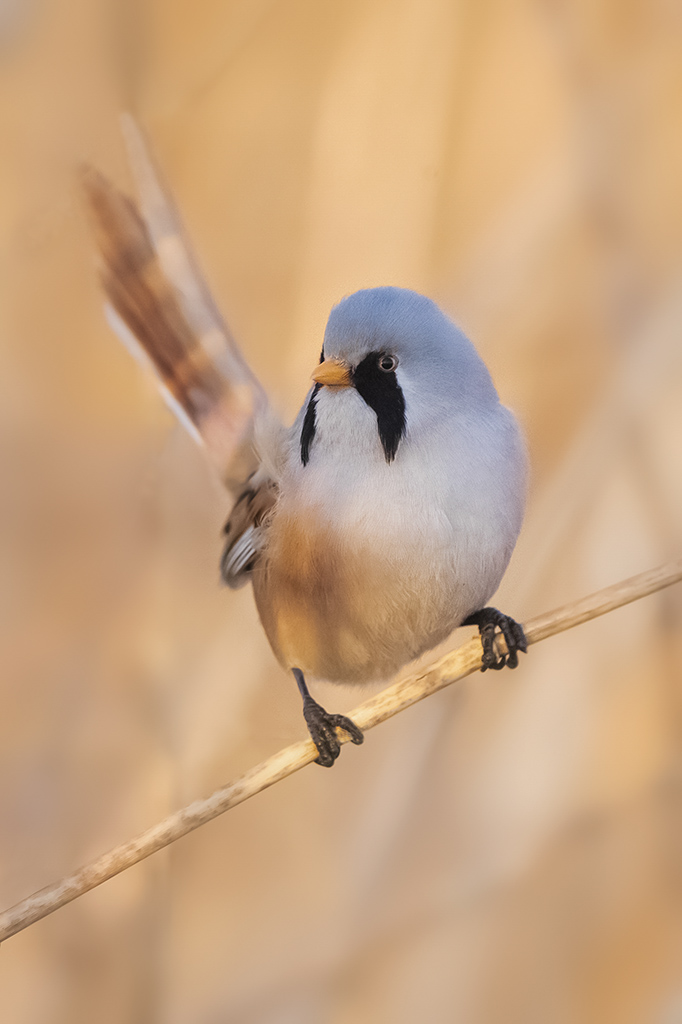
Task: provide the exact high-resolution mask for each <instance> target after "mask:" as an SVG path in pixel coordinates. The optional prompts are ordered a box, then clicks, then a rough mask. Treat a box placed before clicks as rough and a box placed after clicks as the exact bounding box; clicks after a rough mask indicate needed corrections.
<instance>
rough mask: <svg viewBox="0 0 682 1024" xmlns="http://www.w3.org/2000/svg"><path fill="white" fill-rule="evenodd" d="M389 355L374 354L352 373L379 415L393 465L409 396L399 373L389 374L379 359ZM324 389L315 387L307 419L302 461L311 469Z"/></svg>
mask: <svg viewBox="0 0 682 1024" xmlns="http://www.w3.org/2000/svg"><path fill="white" fill-rule="evenodd" d="M385 354H386V353H382V352H370V353H369V355H368V356H365V358H364V359H363V360H362V362H361V363H358V365H357V366H356V367H355V369H354V370H353V371H352V380H353V386H354V388H355V390H356V391H357V392H358V394H359V395H360V397H361V398H362V399H363V400H364V401H365V402H366V403H367V405H368V406H369V407H370V409H372V410H373V411H374V412H375V413H376V418H377V429H378V431H379V440H380V441H381V446H382V448H383V449H384V456H385V458H386V462H393V459H394V458H395V456H396V452H397V451H398V445H399V444H400V442H401V440H402V439H403V437H404V436H405V431H406V429H407V420H406V418H405V397H404V395H403V391H402V388H401V387H400V384H399V383H398V379H397V377H396V375H395V370H389V371H388V372H387V371H386V370H382V369H380V368H379V360H380V359H381V358H382V356H383V355H385ZM323 357H324V350H323V352H322V357H321V358H320V362H323V361H324V358H323ZM321 387H322V385H321V384H316V385H315V387H314V388H313V393H312V395H311V396H310V400H309V401H308V407H307V408H306V411H305V416H304V417H303V427H302V428H301V462H302V463H303V465H304V466H307V465H308V462H309V461H310V447H311V445H312V443H313V439H314V437H315V417H316V413H315V405H316V403H317V395H318V392H319V390H320V388H321Z"/></svg>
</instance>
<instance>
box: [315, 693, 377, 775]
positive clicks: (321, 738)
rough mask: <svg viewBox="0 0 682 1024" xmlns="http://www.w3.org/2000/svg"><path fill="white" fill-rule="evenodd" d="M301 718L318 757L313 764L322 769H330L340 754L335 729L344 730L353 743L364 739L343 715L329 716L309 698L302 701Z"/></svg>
mask: <svg viewBox="0 0 682 1024" xmlns="http://www.w3.org/2000/svg"><path fill="white" fill-rule="evenodd" d="M303 716H304V718H305V720H306V725H307V726H308V732H309V733H310V736H311V738H312V741H313V743H314V744H315V746H316V747H317V751H318V754H319V755H320V756H319V757H316V758H315V763H316V764H321V765H322V766H323V767H324V768H331V766H332V765H333V764H334V761H336V759H337V757H338V756H339V754H340V753H341V744H340V743H339V738H338V736H337V735H336V730H337V729H343V730H345V732H347V733H348V735H349V736H350V738H351V741H352V742H353V743H362V741H363V739H364V736H363V734H362V730H360V729H358V727H357V725H356V724H355V722H351V720H350V718H346V716H345V715H331V714H329V712H328V711H325V709H324V708H323V707H322V706H321V705H320V704H318V703H317V701H315V700H313V698H312V697H310V696H307V697H305V698H304V700H303Z"/></svg>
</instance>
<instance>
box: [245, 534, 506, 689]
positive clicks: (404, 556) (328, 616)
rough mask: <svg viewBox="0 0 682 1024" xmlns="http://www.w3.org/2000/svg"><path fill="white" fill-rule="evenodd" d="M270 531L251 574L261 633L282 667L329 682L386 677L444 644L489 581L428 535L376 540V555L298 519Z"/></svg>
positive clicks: (449, 546) (452, 548) (371, 548)
mask: <svg viewBox="0 0 682 1024" xmlns="http://www.w3.org/2000/svg"><path fill="white" fill-rule="evenodd" d="M270 530H271V533H270V535H269V539H268V546H267V555H266V557H264V558H263V559H262V561H261V563H260V564H259V565H258V566H257V567H256V570H255V572H254V576H253V586H254V594H255V598H256V604H257V607H258V611H259V614H260V617H261V620H262V622H263V627H264V629H265V632H266V634H267V636H268V639H269V641H270V644H271V645H272V648H273V650H274V652H275V654H276V656H277V658H278V659H279V661H280V662H281V664H282V665H283V666H284V667H285V668H292V667H294V666H296V667H297V668H300V669H302V670H303V671H304V672H305V673H308V674H310V675H311V676H314V677H316V678H319V679H326V680H329V681H330V682H341V683H363V682H369V681H375V680H376V681H378V680H383V679H387V678H389V677H390V676H392V675H393V674H395V672H397V671H398V670H399V669H400V668H401V667H402V666H403V665H404V664H406V663H407V662H409V661H411V660H413V659H414V658H416V657H418V656H419V655H420V654H422V653H423V652H424V651H427V650H429V649H430V648H432V647H435V646H436V644H438V643H440V642H441V641H442V640H444V639H445V638H446V637H447V636H448V635H449V634H450V633H451V632H452V630H453V629H454V628H455V627H456V626H458V625H459V623H460V622H461V621H462V619H463V618H464V617H465V616H466V615H467V614H468V613H469V612H470V611H472V610H474V608H477V607H480V605H481V603H482V602H483V601H484V600H485V598H486V597H487V593H486V594H483V591H482V589H481V587H482V586H484V589H487V590H488V591H489V592H492V589H494V588H495V587H496V586H497V582H498V580H497V579H496V580H495V581H494V582H493V586H492V587H490V586H488V584H487V583H486V584H485V585H484V584H482V583H481V582H480V581H479V579H478V574H477V573H472V571H471V567H468V566H467V565H466V564H465V561H463V558H462V555H461V553H460V554H459V555H458V552H457V550H456V548H455V545H453V544H452V543H450V544H448V543H447V541H446V540H443V541H442V543H441V545H440V547H439V546H438V535H437V531H434V530H433V529H430V530H425V531H424V537H423V539H422V540H420V538H419V537H415V538H414V540H413V543H412V547H411V548H410V549H408V548H407V547H406V546H405V543H404V542H403V543H402V544H399V543H398V542H397V540H396V542H395V544H391V543H390V538H388V539H387V538H386V537H384V538H383V544H382V547H381V549H379V550H378V549H377V547H376V546H372V545H369V544H366V545H363V543H362V542H361V540H358V537H357V535H356V534H353V542H354V543H353V545H352V546H351V545H349V544H347V543H345V544H344V543H342V542H341V541H340V540H339V538H338V537H335V536H334V535H333V534H332V533H331V532H330V531H329V529H328V528H326V527H325V528H321V527H320V526H319V525H318V524H317V523H316V522H315V521H314V519H310V518H307V519H305V520H304V519H302V518H301V517H300V516H298V517H296V518H293V517H292V518H290V519H289V518H287V517H286V516H285V515H281V516H278V517H277V518H276V519H275V521H274V522H273V523H272V526H271V528H270ZM434 538H436V539H435V540H434ZM503 569H504V566H501V568H500V571H499V576H501V574H502V571H503ZM496 575H497V573H496ZM488 582H490V581H488Z"/></svg>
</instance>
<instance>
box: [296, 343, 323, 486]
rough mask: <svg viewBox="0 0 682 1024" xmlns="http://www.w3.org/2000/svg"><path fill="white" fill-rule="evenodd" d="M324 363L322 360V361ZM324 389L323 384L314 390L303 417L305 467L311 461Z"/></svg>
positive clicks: (302, 459) (302, 452)
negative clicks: (317, 410)
mask: <svg viewBox="0 0 682 1024" xmlns="http://www.w3.org/2000/svg"><path fill="white" fill-rule="evenodd" d="M320 362H322V360H320ZM321 387H322V385H321V384H316V385H315V387H314V388H313V393H312V395H311V396H310V401H309V402H308V408H307V409H306V411H305V416H304V417H303V427H302V429H301V462H302V463H303V465H304V466H307V465H308V460H309V459H310V446H311V444H312V443H313V438H314V437H315V404H316V402H317V393H318V391H319V390H320V388H321Z"/></svg>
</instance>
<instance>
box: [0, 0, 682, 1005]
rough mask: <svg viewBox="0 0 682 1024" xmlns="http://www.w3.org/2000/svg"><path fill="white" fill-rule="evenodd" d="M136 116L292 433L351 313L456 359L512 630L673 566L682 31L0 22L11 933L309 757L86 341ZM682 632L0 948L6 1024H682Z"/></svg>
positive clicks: (594, 660) (166, 430) (476, 14)
mask: <svg viewBox="0 0 682 1024" xmlns="http://www.w3.org/2000/svg"><path fill="white" fill-rule="evenodd" d="M122 108H128V109H131V110H132V111H133V112H134V113H135V114H136V115H137V116H138V117H139V119H140V120H141V121H142V123H143V124H144V125H145V126H146V128H147V130H148V132H149V134H150V138H151V140H152V143H153V146H154V148H155V151H156V153H157V156H158V158H159V161H160V163H161V165H162V167H163V169H164V171H165V174H166V176H167V179H168V181H169V183H170V184H171V187H172V188H173V190H174V192H175V194H176V196H177V199H178V203H179V206H180V208H181V210H182V212H183V215H184V217H185V220H186V223H187V226H188V228H189V231H190V234H191V236H192V238H193V240H194V243H195V246H196V249H197V251H198V253H199V255H200V258H201V261H202V263H203V266H204V268H205V271H206V274H207V276H208V278H209V280H210V282H211V284H212V286H213V288H214V290H215V294H216V297H217V299H218V302H219V304H220V306H221V307H222V309H223V311H224V312H225V314H226V316H227V318H228V320H229V322H230V324H231V326H232V327H233V330H234V331H235V333H236V334H237V336H238V337H239V338H240V340H241V343H242V345H243V348H244V350H245V352H246V353H247V355H248V357H249V359H250V361H251V364H252V366H253V367H254V369H255V370H256V372H257V373H258V374H259V375H260V377H261V379H262V380H263V381H264V383H265V384H266V385H267V386H268V388H269V390H270V392H271V394H272V395H273V396H274V399H275V401H276V403H277V405H278V406H279V408H280V409H281V410H282V411H283V413H284V414H285V415H286V416H287V417H291V416H293V414H294V412H295V410H296V409H297V407H298V406H299V404H300V402H301V400H302V398H303V395H304V394H305V391H306V389H307V382H308V378H309V374H310V372H311V369H312V368H313V366H314V364H315V362H316V359H317V354H318V352H319V347H320V340H321V336H322V331H323V327H324V322H325V319H326V316H327V313H328V311H329V308H330V306H331V304H332V303H333V302H335V301H336V300H338V299H339V298H340V297H341V296H342V295H344V294H346V293H348V292H350V291H352V290H354V289H355V288H358V287H364V286H369V285H379V284H398V285H404V286H409V287H413V288H416V289H418V290H421V291H424V292H426V293H428V294H429V295H431V296H432V297H434V298H435V299H436V300H437V301H439V302H440V303H441V304H442V305H443V306H444V308H445V309H447V310H448V312H449V313H450V314H451V315H452V316H453V318H454V319H456V320H457V321H458V322H459V323H460V324H461V325H462V326H463V327H464V328H465V329H466V330H467V332H468V333H469V334H470V335H471V336H472V338H473V339H474V340H475V342H476V344H477V345H478V347H479V349H480V351H481V353H482V354H483V356H484V358H485V359H486V361H487V363H488V365H489V366H490V368H491V370H492V372H493V376H494V378H495V380H496V383H497V385H498V389H499V391H500V393H501V395H502V397H503V400H504V401H505V402H506V403H507V404H509V405H511V406H513V407H514V408H515V409H516V410H517V412H518V414H519V416H520V418H521V419H522V421H523V424H524V426H525V429H526V431H527V435H528V438H529V444H530V449H531V457H532V463H533V480H532V490H531V496H530V505H529V511H528V517H527V521H526V526H525V528H524V532H523V534H522V537H521V541H520V543H519V546H518V548H517V552H516V554H515V556H514V560H513V562H512V566H511V568H510V570H509V573H508V576H507V578H506V580H505V582H504V584H503V588H502V590H501V592H500V596H499V603H500V604H501V605H502V606H503V607H504V608H505V609H506V610H508V611H510V612H511V613H512V614H514V615H516V616H517V617H518V618H520V619H526V618H529V617H530V616H532V615H533V614H537V613H539V612H541V611H545V610H547V609H548V608H550V607H553V606H555V605H557V604H560V603H564V602H566V601H570V600H573V599H575V598H578V597H581V596H583V595H584V594H586V593H589V592H591V591H593V590H595V589H597V588H599V587H601V586H605V585H607V584H609V583H612V582H615V581H617V580H618V579H621V578H623V577H625V576H628V575H630V574H633V573H635V572H638V571H640V570H643V569H646V568H649V567H652V566H654V565H656V564H658V563H661V562H663V561H665V560H666V559H669V558H672V557H676V556H679V554H680V552H682V471H681V469H682V127H681V125H682V4H681V3H680V2H679V0H518V2H513V0H345V2H341V0H330V2H327V3H320V2H319V0H220V2H218V0H192V2H190V0H163V2H162V0H95V2H93V0H33V2H29V0H24V2H23V3H22V0H3V3H2V4H0V153H1V159H0V254H1V255H0V280H1V282H2V283H1V287H2V299H1V303H0V339H1V341H0V343H1V346H2V349H1V356H0V359H1V363H0V441H1V468H0V479H1V481H2V485H1V487H0V531H1V535H0V543H1V546H2V560H1V562H0V565H1V566H2V568H1V575H0V601H1V602H2V616H1V619H0V632H1V641H0V649H1V650H2V655H3V668H2V672H1V673H0V702H1V703H0V707H1V713H0V904H1V905H2V906H7V905H9V904H11V903H14V902H15V901H16V900H18V899H20V898H21V897H23V896H25V895H26V894H28V893H29V892H31V891H32V890H34V889H36V888H38V887H39V886H42V885H44V884H46V883H48V882H51V881H53V880H56V879H57V878H58V877H59V876H61V875H62V874H63V873H66V872H68V871H70V870H71V869H73V868H75V867H76V866H78V865H80V864H81V863H83V862H84V861H86V860H87V859H89V858H91V857H93V856H95V855H96V854H98V853H100V852H102V851H104V850H105V849H107V848H108V847H109V846H111V845H113V844H115V843H117V842H120V841H122V840H125V839H127V838H129V837H130V836H131V835H133V834H134V833H136V832H137V831H139V830H141V829H142V828H144V827H146V826H148V825H150V824H153V823H154V822H155V821H157V820H158V819H160V818H161V817H163V816H164V815H165V814H166V813H168V812H169V811H171V810H173V809H175V808H177V807H180V806H182V805H183V804H184V803H186V802H188V801H190V800H191V799H193V798H195V797H199V796H203V795H206V794H208V793H209V792H210V791H211V790H212V789H214V788H215V787H216V786H217V785H219V784H221V783H223V782H225V781H227V780H229V779H230V778H231V777H233V776H235V775H236V774H238V773H240V772H241V771H243V770H245V769H247V768H249V767H250V766H252V765H253V764H255V763H256V762H257V761H259V760H260V759H262V758H263V757H265V756H267V755H268V754H270V753H273V752H274V751H276V750H277V749H278V748H279V747H281V746H283V745H285V744H287V743H289V742H292V741H293V740H295V739H298V738H301V737H302V736H303V735H304V731H305V727H304V723H303V720H302V716H301V713H300V702H299V698H298V695H297V693H296V690H295V687H294V685H293V683H292V682H291V681H290V680H289V679H287V678H285V677H284V675H283V673H282V672H281V671H280V669H279V668H278V666H277V665H276V663H275V661H274V658H273V656H272V655H271V653H270V651H269V648H268V645H267V642H266V640H265V638H264V636H263V634H262V632H261V630H260V627H259V625H258V622H257V617H256V614H255V610H254V606H253V601H252V598H251V594H250V591H249V590H248V589H247V590H242V591H240V592H238V593H229V592H226V591H225V590H223V589H221V588H220V587H219V585H218V572H217V563H218V557H219V551H220V538H219V533H220V529H221V526H222V522H223V519H224V517H225V513H226V500H225V498H224V496H223V494H222V493H221V491H220V488H219V487H218V485H217V484H216V483H215V482H214V481H213V479H212V478H211V476H210V473H209V471H208V470H207V467H206V466H205V465H204V462H203V461H202V456H201V453H200V452H199V451H198V450H196V449H195V448H194V446H193V443H192V441H191V440H190V439H189V438H188V437H186V436H185V434H184V433H183V432H182V429H181V428H180V427H179V426H176V425H175V423H174V421H173V420H172V418H171V417H170V414H168V413H167V412H166V410H165V408H164V407H163V405H162V404H161V402H160V400H159V399H158V397H157V395H156V393H155V390H154V386H153V384H152V383H151V382H150V381H149V380H148V379H147V378H146V377H145V376H144V374H143V373H142V371H141V370H139V369H138V367H137V366H136V365H135V364H134V363H133V361H132V360H131V358H130V357H129V355H128V354H127V353H126V352H125V351H124V349H123V348H122V346H121V345H120V344H119V342H118V341H117V340H116V339H115V338H114V337H113V336H112V335H111V333H110V332H109V330H108V329H107V327H106V325H105V322H104V319H103V315H102V308H101V297H100V294H99V292H98V288H97V283H96V279H95V273H94V270H93V259H92V252H91V247H90V243H89V239H88V236H87V231H86V226H85V222H84V217H83V215H82V211H81V209H80V206H79V201H78V196H77V192H76V188H75V175H74V171H75V168H76V165H77V163H78V161H80V160H82V159H87V160H90V161H92V162H94V163H95V164H96V165H97V166H98V167H100V168H101V169H102V170H103V171H104V172H105V173H107V174H109V175H110V176H112V177H113V178H114V179H115V180H116V181H117V182H118V183H119V184H121V185H123V186H125V187H129V182H128V179H127V176H126V169H125V162H124V158H123V151H122V147H121V143H120V139H119V134H118V124H117V114H118V111H119V110H120V109H122ZM681 623H682V588H680V587H678V588H676V589H675V588H673V589H672V590H669V591H666V592H664V593H661V594H659V595H657V596H654V597H650V598H648V599H646V600H645V601H642V602H640V603H638V604H636V605H633V606H631V607H629V608H626V609H623V610H621V611H618V612H615V613H613V614H611V615H610V616H608V617H606V618H604V619H600V620H598V621H596V622H592V623H590V624H588V625H585V626H583V627H581V628H579V629H576V630H573V631H572V632H570V633H568V634H565V635H563V636H561V637H558V638H555V639H553V640H550V641H547V642H545V643H543V644H542V645H539V646H538V647H535V648H533V649H532V650H531V652H530V653H529V654H528V656H527V657H526V658H525V659H524V660H523V664H522V667H521V668H520V669H519V670H518V671H517V672H515V673H514V674H511V673H503V674H500V675H499V676H498V675H495V676H494V677H492V678H491V674H488V675H486V676H475V677H472V678H470V679H469V680H467V681H466V683H465V684H464V685H462V686H460V687H459V688H458V689H456V690H453V691H451V692H449V691H446V692H444V693H442V694H440V695H438V696H436V697H435V698H432V699H430V700H428V701H426V702H425V703H424V704H422V705H420V706H418V707H417V708H414V709H412V710H411V711H409V712H406V713H405V714H403V715H400V716H399V717H398V718H397V719H394V720H393V721H392V722H390V723H388V724H386V725H384V726H382V727H381V728H380V729H377V730H376V731H375V732H373V733H371V734H369V735H368V737H367V740H366V743H365V745H364V746H363V747H362V748H359V749H356V748H345V749H344V751H343V753H342V756H341V759H340V761H339V763H338V764H337V766H336V767H335V768H334V770H333V771H331V772H326V771H323V770H322V769H319V768H317V767H315V766H311V767H309V768H308V769H306V770H305V771H303V772H301V773H300V774H299V775H297V776H295V777H294V778H292V779H289V780H288V781H286V782H284V783H282V784H280V785H278V786H276V787H275V788H274V789H272V790H270V791H268V792H266V793H264V794H262V795H260V796H259V797H257V798H256V799H255V800H253V801H252V802H250V803H248V804H246V805H244V806H242V807H239V808H237V809H235V810H234V811H231V812H230V813H229V814H228V815H226V816H225V817H223V818H222V819H219V820H218V821H216V822H214V823H212V824H211V825H209V826H207V827H205V828H203V829H201V830H200V831H199V832H197V833H195V834H194V835H192V836H190V837H188V838H186V839H184V840H182V841H181V842H179V843H178V844H177V845H176V846H174V847H173V848H171V849H170V850H168V851H165V852H164V853H162V854H158V855H156V856H154V857H153V858H152V859H150V860H149V861H147V862H145V863H143V864H142V865H140V866H138V867H136V868H134V869H132V870H130V871H128V872H127V873H126V874H125V875H123V876H122V877H119V878H117V879H115V880H113V881H111V882H108V883H107V884H106V885H104V886H102V887H101V888H100V889H98V890H96V891H95V892H93V893H90V894H88V895H87V896H85V897H84V898H82V899H80V900H78V901H77V902H76V903H74V904H72V905H70V906H69V907H67V908H65V909H63V910H61V911H59V912H58V913H56V914H55V915H53V916H52V917H50V918H48V919H46V920H45V921H43V922H40V923H39V924H37V925H35V926H33V927H32V928H30V929H29V930H27V931H26V932H24V933H22V934H20V935H18V936H16V937H15V938H12V939H10V940H8V941H7V942H6V943H5V944H4V945H3V947H2V949H0V1020H2V1021H3V1024H4V1022H6V1024H53V1022H54V1024H81V1022H82V1024H95V1022H96V1024H110V1022H111V1024H114V1022H117V1024H118V1022H135V1024H147V1022H149V1024H157V1022H158V1024H223V1022H225V1024H351V1022H352V1024H370V1022H371V1024H374V1022H379V1024H384V1022H387V1024H414V1022H422V1021H429V1022H435V1024H441V1022H443V1024H451V1022H454V1024H593V1022H594V1024H681V1022H682V859H681V858H682V829H681V821H680V810H681V802H680V801H681V797H682V790H681V787H682V774H681V773H682V762H681V758H680V754H681V745H680V744H681V741H682V700H681V675H682V640H681ZM465 635H466V634H465V633H464V632H463V633H462V634H461V635H460V636H456V637H454V638H453V643H458V642H460V640H461V639H463V638H464V637H465ZM368 693H369V691H364V692H358V691H348V692H346V691H343V690H335V689H333V688H331V687H325V686H320V687H319V688H318V691H317V694H318V696H319V697H320V699H321V700H322V702H323V703H326V704H328V706H333V708H334V709H335V710H345V709H350V708H352V707H353V706H354V705H356V704H357V703H359V701H360V700H361V699H364V698H365V697H366V696H367V695H368Z"/></svg>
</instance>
